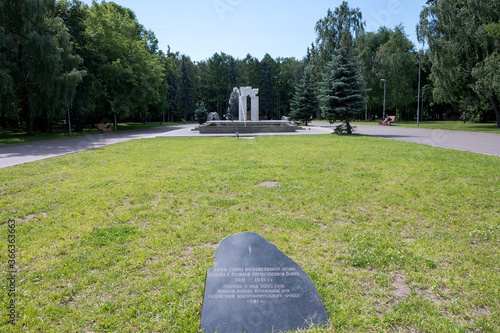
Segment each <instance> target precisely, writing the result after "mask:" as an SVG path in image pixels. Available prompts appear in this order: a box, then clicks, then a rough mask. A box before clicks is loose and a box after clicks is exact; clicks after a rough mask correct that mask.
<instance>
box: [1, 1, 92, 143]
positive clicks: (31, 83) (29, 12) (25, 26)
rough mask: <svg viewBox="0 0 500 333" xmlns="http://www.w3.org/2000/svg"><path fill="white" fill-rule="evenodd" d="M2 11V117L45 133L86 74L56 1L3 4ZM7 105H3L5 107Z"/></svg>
mask: <svg viewBox="0 0 500 333" xmlns="http://www.w3.org/2000/svg"><path fill="white" fill-rule="evenodd" d="M1 6H2V7H1V11H0V12H1V13H0V27H1V30H0V36H1V37H0V54H2V56H0V65H1V66H0V68H2V70H1V71H0V94H1V95H0V99H1V100H2V103H1V104H2V110H3V111H2V116H7V115H9V116H10V117H14V118H15V119H16V120H19V121H20V120H23V121H25V122H26V124H27V125H26V126H27V131H28V133H29V134H31V133H32V132H33V127H34V125H35V124H36V125H38V127H39V128H41V129H44V130H47V129H48V128H49V127H50V123H51V121H54V120H55V119H58V118H59V117H61V116H62V115H63V114H64V111H63V110H64V108H67V107H69V106H70V104H71V101H72V99H73V96H74V93H75V87H76V85H77V84H78V83H79V82H80V81H81V80H82V77H83V75H84V74H85V72H84V71H81V70H77V66H78V64H79V63H80V62H81V61H82V59H81V58H80V57H79V56H77V55H76V54H75V53H74V50H73V44H72V42H71V38H70V35H69V33H68V29H67V28H66V26H65V24H64V22H63V20H62V19H61V18H60V17H57V16H56V14H57V12H56V10H55V9H56V2H55V1H50V0H46V1H28V0H20V1H3V2H2V3H1ZM3 101H6V102H7V103H4V102H3Z"/></svg>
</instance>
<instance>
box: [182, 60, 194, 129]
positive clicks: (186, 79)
mask: <svg viewBox="0 0 500 333" xmlns="http://www.w3.org/2000/svg"><path fill="white" fill-rule="evenodd" d="M186 61H187V60H185V59H183V60H182V67H181V75H180V78H179V95H178V98H179V100H178V105H179V112H180V113H181V115H182V117H183V118H184V119H186V120H187V119H188V118H189V117H191V116H194V95H193V81H192V79H191V77H190V76H189V73H188V69H187V65H186Z"/></svg>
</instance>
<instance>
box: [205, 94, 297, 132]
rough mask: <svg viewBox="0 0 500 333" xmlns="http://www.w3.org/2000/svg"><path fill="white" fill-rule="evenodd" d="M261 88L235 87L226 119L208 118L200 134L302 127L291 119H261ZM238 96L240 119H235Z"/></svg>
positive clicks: (287, 130)
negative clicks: (235, 104) (234, 108)
mask: <svg viewBox="0 0 500 333" xmlns="http://www.w3.org/2000/svg"><path fill="white" fill-rule="evenodd" d="M258 94H259V89H255V88H252V87H241V88H234V89H233V91H232V93H231V96H230V98H229V103H228V104H229V108H228V112H227V114H226V116H225V118H226V120H219V119H213V118H212V119H208V120H207V122H206V123H205V124H202V125H200V127H199V128H197V130H199V131H200V134H230V133H234V134H236V133H238V134H245V133H266V132H267V133H276V132H295V131H296V130H298V129H302V128H301V127H299V126H297V125H295V124H294V123H293V122H291V121H290V120H260V117H259V112H260V110H259V96H258ZM235 95H239V96H238V104H239V105H238V120H237V121H234V119H233V117H232V113H231V109H232V107H233V105H234V104H233V103H234V101H233V98H234V96H235ZM248 97H250V103H251V105H250V117H249V116H248Z"/></svg>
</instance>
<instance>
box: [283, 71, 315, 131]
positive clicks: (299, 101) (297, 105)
mask: <svg viewBox="0 0 500 333" xmlns="http://www.w3.org/2000/svg"><path fill="white" fill-rule="evenodd" d="M317 109H318V98H317V97H316V92H315V84H314V82H313V80H312V75H311V73H310V72H309V70H307V69H306V70H305V71H304V76H303V77H302V79H301V80H300V82H299V83H298V84H297V85H296V87H295V95H294V96H293V99H292V102H291V112H290V117H291V118H292V119H297V120H302V121H303V122H304V123H305V125H306V126H307V123H308V122H309V121H310V119H311V117H312V116H314V114H316V111H317Z"/></svg>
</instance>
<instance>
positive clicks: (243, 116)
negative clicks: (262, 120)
mask: <svg viewBox="0 0 500 333" xmlns="http://www.w3.org/2000/svg"><path fill="white" fill-rule="evenodd" d="M258 93H259V89H253V88H252V87H241V88H240V105H239V108H240V112H239V120H240V121H247V120H248V119H247V97H248V96H250V99H251V106H250V107H251V120H252V121H259V96H257V94H258Z"/></svg>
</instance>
